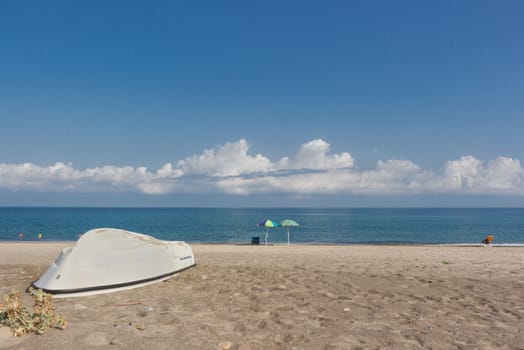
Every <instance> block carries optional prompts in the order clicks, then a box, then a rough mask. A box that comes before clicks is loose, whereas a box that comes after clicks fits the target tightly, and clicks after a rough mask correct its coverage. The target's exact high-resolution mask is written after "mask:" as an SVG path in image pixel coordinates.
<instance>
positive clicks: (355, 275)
mask: <svg viewBox="0 0 524 350" xmlns="http://www.w3.org/2000/svg"><path fill="white" fill-rule="evenodd" d="M71 243H72V242H70V241H68V242H59V243H56V242H41V241H38V242H31V241H27V242H13V243H6V242H1V243H0V281H2V283H1V284H0V296H2V295H4V294H6V293H7V292H9V290H10V289H11V287H14V288H16V289H18V290H19V291H21V292H22V293H21V295H22V299H23V300H24V304H26V305H29V306H30V305H31V304H30V302H31V300H30V298H29V297H28V295H27V294H26V293H23V291H24V290H25V288H27V287H28V286H29V285H30V283H31V282H32V281H33V280H35V279H37V278H38V277H39V276H40V275H41V274H42V273H43V272H45V271H46V270H47V268H48V267H49V266H50V264H51V263H52V262H53V261H54V259H56V257H57V256H58V254H59V252H60V250H61V249H63V247H66V246H69V245H71ZM191 246H192V248H193V251H194V253H195V260H196V264H197V265H196V266H195V267H192V268H191V269H189V270H186V271H184V272H182V273H180V274H179V275H178V276H176V277H174V278H171V279H169V280H167V281H165V282H162V283H155V284H152V285H149V286H146V287H141V288H136V289H131V290H126V291H121V292H117V293H112V294H100V295H95V296H89V297H75V298H67V299H54V300H53V303H54V305H55V306H56V312H57V313H58V314H60V315H62V316H63V317H64V318H65V319H66V320H67V321H68V324H69V325H68V328H66V329H65V330H63V331H61V330H55V329H51V330H48V331H47V332H46V334H44V335H43V336H37V335H32V334H30V335H24V336H23V337H21V338H12V337H10V336H9V334H8V333H6V328H5V327H0V349H17V348H42V349H57V350H65V349H70V348H74V347H76V348H94V347H99V348H102V349H103V348H126V349H152V348H154V349H188V348H194V349H221V348H223V346H224V345H228V344H231V347H230V348H231V349H235V350H248V349H250V350H251V349H253V350H257V349H270V350H271V349H348V348H363V349H367V348H391V349H425V348H435V349H464V348H475V349H493V348H501V349H506V348H507V349H517V348H519V347H520V346H521V344H524V326H522V319H524V265H523V264H522V261H523V258H524V248H518V247H517V248H515V247H498V248H497V249H478V247H464V246H435V245H430V246H428V245H424V246H412V245H409V246H408V245H403V246H397V245H382V246H379V245H297V244H294V245H291V246H287V244H283V245H273V246H270V247H265V246H264V245H259V246H252V245H234V244H191ZM6 334H7V335H6Z"/></svg>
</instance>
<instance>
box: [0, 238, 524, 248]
mask: <svg viewBox="0 0 524 350" xmlns="http://www.w3.org/2000/svg"><path fill="white" fill-rule="evenodd" d="M184 242H186V243H187V244H189V245H210V246H213V245H217V246H218V245H226V246H227V245H231V246H264V245H265V244H264V243H262V242H261V243H260V244H251V243H249V242H203V241H198V242H191V241H184ZM35 243H37V244H64V243H68V244H75V243H76V240H74V241H72V240H63V241H62V240H56V241H52V240H4V241H2V240H0V245H2V244H35ZM268 246H276V247H280V246H286V247H288V246H289V247H291V246H296V247H301V246H335V247H336V246H364V247H365V246H372V247H373V246H379V247H390V246H392V247H486V248H497V247H506V248H511V247H515V248H519V247H524V243H492V244H484V243H416V242H414V243H410V242H376V243H375V242H343V243H334V242H295V243H291V244H289V245H288V244H287V243H285V242H278V243H269V244H268Z"/></svg>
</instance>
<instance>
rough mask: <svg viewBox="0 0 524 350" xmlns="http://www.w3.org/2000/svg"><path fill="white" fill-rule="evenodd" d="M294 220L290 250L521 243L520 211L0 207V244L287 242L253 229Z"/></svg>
mask: <svg viewBox="0 0 524 350" xmlns="http://www.w3.org/2000/svg"><path fill="white" fill-rule="evenodd" d="M288 218H289V219H293V220H295V221H297V222H298V223H300V227H292V228H291V229H290V233H291V242H292V243H350V244H351V243H352V244H359V243H371V244H383V243H386V244H395V243H407V244H420V243H423V244H432V243H438V244H459V243H480V241H481V240H482V239H483V238H484V237H485V236H486V235H487V234H491V235H493V236H494V237H495V240H494V243H524V209H523V208H517V209H487V208H483V209H462V208H461V209H454V208H453V209H451V208H448V209H446V208H441V209H433V208H432V209H422V208H416V209H413V208H411V209H408V208H406V209H302V208H296V209H290V208H276V209H258V208H257V209H206V208H18V207H17V208H7V207H3V208H0V241H18V240H20V239H19V237H18V234H19V233H23V234H24V238H23V240H37V236H38V234H39V233H41V234H42V236H43V238H42V240H44V241H72V240H76V239H77V238H78V235H79V234H80V233H83V232H86V231H88V230H90V229H93V228H100V227H114V228H122V229H126V230H130V231H135V232H140V233H145V234H149V235H152V236H154V237H156V238H159V239H168V240H184V241H187V242H212V243H250V242H251V238H252V237H255V236H259V237H260V240H261V242H263V240H264V236H265V234H266V230H268V232H269V238H268V242H269V243H285V242H287V230H286V228H269V229H266V228H264V227H258V226H257V224H258V223H259V222H261V221H263V220H265V219H271V220H274V221H281V220H284V219H288Z"/></svg>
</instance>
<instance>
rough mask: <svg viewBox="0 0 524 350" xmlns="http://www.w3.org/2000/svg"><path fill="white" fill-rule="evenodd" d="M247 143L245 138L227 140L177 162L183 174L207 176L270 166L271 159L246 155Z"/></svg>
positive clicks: (262, 169) (249, 170)
mask: <svg viewBox="0 0 524 350" xmlns="http://www.w3.org/2000/svg"><path fill="white" fill-rule="evenodd" d="M248 150H249V145H248V143H247V141H246V140H244V139H241V140H239V141H238V142H232V143H230V142H228V143H226V144H224V145H221V146H217V147H215V148H212V149H206V150H204V152H203V153H202V154H200V155H193V156H191V157H188V158H186V159H184V160H181V161H179V162H178V163H177V167H179V168H180V169H182V171H183V172H184V174H187V175H191V174H198V175H209V176H219V177H220V176H239V175H242V174H250V173H255V172H261V171H267V170H270V169H271V168H272V164H271V161H270V160H269V159H267V158H266V157H264V156H262V155H260V154H257V155H256V156H250V155H248Z"/></svg>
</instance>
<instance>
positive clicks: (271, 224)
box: [257, 220, 278, 245]
mask: <svg viewBox="0 0 524 350" xmlns="http://www.w3.org/2000/svg"><path fill="white" fill-rule="evenodd" d="M257 226H264V227H265V228H266V238H265V241H266V245H267V236H268V235H269V228H270V227H278V223H277V222H276V221H273V220H264V221H262V222H260V223H259V224H258V225H257Z"/></svg>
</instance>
